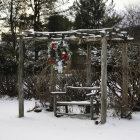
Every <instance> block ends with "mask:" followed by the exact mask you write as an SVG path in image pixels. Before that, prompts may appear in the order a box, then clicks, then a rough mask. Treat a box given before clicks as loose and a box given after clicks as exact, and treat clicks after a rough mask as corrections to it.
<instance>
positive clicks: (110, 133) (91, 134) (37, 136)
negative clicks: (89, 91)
mask: <svg viewBox="0 0 140 140" xmlns="http://www.w3.org/2000/svg"><path fill="white" fill-rule="evenodd" d="M32 107H34V101H25V117H24V118H18V102H17V100H16V99H14V100H9V99H0V140H103V139H104V140H139V139H140V132H139V130H140V113H135V114H133V119H132V120H119V119H118V118H115V119H113V118H111V117H109V118H108V121H107V123H106V124H105V125H103V126H101V125H95V123H94V121H91V120H88V119H86V120H84V119H78V118H70V117H60V118H56V117H54V116H53V113H50V112H46V111H43V112H41V113H35V112H30V113H27V110H29V109H31V108H32Z"/></svg>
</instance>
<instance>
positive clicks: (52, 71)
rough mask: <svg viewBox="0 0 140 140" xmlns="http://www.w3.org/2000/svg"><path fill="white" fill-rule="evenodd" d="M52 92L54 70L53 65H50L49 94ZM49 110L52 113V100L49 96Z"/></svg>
mask: <svg viewBox="0 0 140 140" xmlns="http://www.w3.org/2000/svg"><path fill="white" fill-rule="evenodd" d="M53 91H54V69H53V64H51V76H50V92H53ZM50 110H52V111H53V98H52V96H50Z"/></svg>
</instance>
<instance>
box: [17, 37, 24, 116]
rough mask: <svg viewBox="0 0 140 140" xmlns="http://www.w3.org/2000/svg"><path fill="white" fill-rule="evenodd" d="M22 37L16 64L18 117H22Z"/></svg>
mask: <svg viewBox="0 0 140 140" xmlns="http://www.w3.org/2000/svg"><path fill="white" fill-rule="evenodd" d="M22 38H23V37H22V36H20V41H19V64H18V96H19V117H24V91H23V39H22Z"/></svg>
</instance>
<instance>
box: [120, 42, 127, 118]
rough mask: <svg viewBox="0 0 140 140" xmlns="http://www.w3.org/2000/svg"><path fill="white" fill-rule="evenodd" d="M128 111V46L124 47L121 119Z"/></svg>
mask: <svg viewBox="0 0 140 140" xmlns="http://www.w3.org/2000/svg"><path fill="white" fill-rule="evenodd" d="M127 110H128V56H127V44H126V43H124V44H123V45H122V111H121V117H122V118H123V117H126V115H127Z"/></svg>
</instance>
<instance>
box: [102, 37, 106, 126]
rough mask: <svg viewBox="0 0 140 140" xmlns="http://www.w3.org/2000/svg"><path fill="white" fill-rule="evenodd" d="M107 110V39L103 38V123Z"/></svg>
mask: <svg viewBox="0 0 140 140" xmlns="http://www.w3.org/2000/svg"><path fill="white" fill-rule="evenodd" d="M106 110H107V40H106V37H105V36H104V37H103V38H102V54H101V124H104V123H106Z"/></svg>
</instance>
